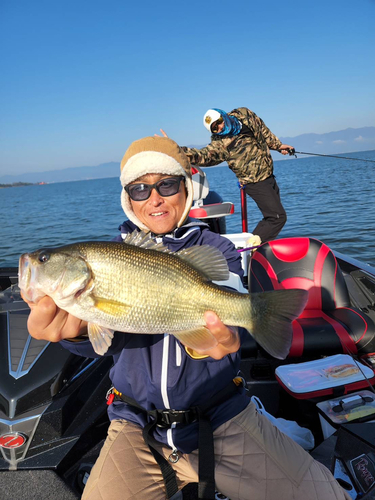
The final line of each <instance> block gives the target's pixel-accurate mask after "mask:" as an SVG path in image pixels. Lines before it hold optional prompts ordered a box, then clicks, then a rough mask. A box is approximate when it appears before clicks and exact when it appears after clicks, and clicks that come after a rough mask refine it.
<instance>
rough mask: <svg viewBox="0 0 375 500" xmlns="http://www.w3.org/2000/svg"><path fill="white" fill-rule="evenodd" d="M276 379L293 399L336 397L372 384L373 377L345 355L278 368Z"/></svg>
mask: <svg viewBox="0 0 375 500" xmlns="http://www.w3.org/2000/svg"><path fill="white" fill-rule="evenodd" d="M275 375H276V379H277V381H278V382H279V384H280V385H281V386H282V387H283V388H284V389H285V391H286V392H288V393H289V394H291V395H292V396H293V397H294V398H296V399H320V400H322V399H328V398H329V397H339V396H343V395H344V394H349V393H351V392H354V391H359V390H361V389H365V388H368V387H369V386H372V385H374V384H375V373H374V370H373V369H372V368H370V367H369V366H367V365H364V364H362V363H360V362H358V361H354V359H353V358H352V357H351V356H349V355H347V354H336V355H334V356H327V357H325V358H322V359H317V360H314V361H307V362H305V363H296V364H288V365H282V366H278V367H277V368H276V370H275Z"/></svg>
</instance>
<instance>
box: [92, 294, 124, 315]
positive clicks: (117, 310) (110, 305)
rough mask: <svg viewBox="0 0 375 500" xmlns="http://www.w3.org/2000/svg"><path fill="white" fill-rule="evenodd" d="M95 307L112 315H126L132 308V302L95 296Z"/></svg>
mask: <svg viewBox="0 0 375 500" xmlns="http://www.w3.org/2000/svg"><path fill="white" fill-rule="evenodd" d="M94 307H95V308H96V309H99V311H102V312H104V313H106V314H110V315H111V316H117V315H120V314H121V315H124V314H126V313H127V312H128V310H129V309H130V307H131V306H130V304H124V303H123V302H116V301H115V300H109V299H103V298H102V297H94Z"/></svg>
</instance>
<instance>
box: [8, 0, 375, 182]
mask: <svg viewBox="0 0 375 500" xmlns="http://www.w3.org/2000/svg"><path fill="white" fill-rule="evenodd" d="M374 21H375V0H357V1H356V2H354V1H353V0H350V1H349V0H315V1H314V2H306V1H303V0H296V1H291V0H285V1H283V2H280V1H276V0H269V1H267V2H262V1H259V0H258V1H257V2H255V1H253V0H245V1H241V0H237V1H236V2H228V1H221V0H216V1H211V0H200V1H196V0H191V1H189V2H179V1H176V0H174V1H162V0H160V1H159V2H150V1H148V0H143V1H139V2H134V1H132V2H131V1H128V0H111V1H104V0H101V1H98V0H90V1H88V0H85V1H83V0H45V1H40V0H33V1H30V0H0V63H1V66H0V67H1V74H0V83H1V95H0V151H1V152H0V176H1V175H5V174H8V173H12V174H22V173H24V172H34V171H43V170H54V169H59V168H66V167H75V166H83V165H98V164H100V163H104V162H109V161H120V159H121V158H122V156H123V154H124V152H125V150H126V148H127V147H128V145H129V144H130V143H131V142H132V141H133V140H135V139H139V138H140V137H143V136H146V135H153V134H154V133H156V132H158V130H159V128H160V127H162V128H164V129H165V130H166V131H167V132H168V134H169V136H170V137H172V138H173V139H175V140H176V141H177V142H179V143H180V144H181V145H188V144H206V143H207V142H208V140H209V135H208V132H207V131H206V129H205V128H204V127H203V124H202V117H203V114H204V113H205V111H206V110H207V109H208V108H210V107H218V108H222V109H225V110H227V111H230V110H231V109H233V108H235V107H238V106H247V107H249V108H250V109H252V110H253V111H255V112H256V113H257V114H258V115H259V116H260V117H262V118H263V120H264V121H265V123H266V124H267V125H268V127H269V128H270V129H271V130H272V131H273V132H274V133H275V134H276V135H278V136H284V137H286V136H289V137H294V136H296V135H299V134H303V133H309V132H315V133H325V132H331V131H336V130H341V129H345V128H348V127H353V128H359V127H365V126H375V49H374V47H375V22H374Z"/></svg>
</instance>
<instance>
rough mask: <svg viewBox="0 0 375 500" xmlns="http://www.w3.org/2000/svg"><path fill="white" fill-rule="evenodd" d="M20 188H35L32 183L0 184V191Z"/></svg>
mask: <svg viewBox="0 0 375 500" xmlns="http://www.w3.org/2000/svg"><path fill="white" fill-rule="evenodd" d="M36 184H45V182H37V183H36ZM20 186H35V183H34V182H13V183H12V184H0V189H3V188H11V187H20Z"/></svg>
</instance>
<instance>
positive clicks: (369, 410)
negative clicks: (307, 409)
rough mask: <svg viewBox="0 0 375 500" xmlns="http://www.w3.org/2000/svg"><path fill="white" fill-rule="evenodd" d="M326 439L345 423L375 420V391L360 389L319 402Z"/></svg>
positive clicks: (318, 407)
mask: <svg viewBox="0 0 375 500" xmlns="http://www.w3.org/2000/svg"><path fill="white" fill-rule="evenodd" d="M316 406H317V409H318V412H319V420H320V424H321V426H322V432H323V436H324V439H327V438H328V437H329V436H331V434H333V433H334V432H336V430H337V429H338V428H339V427H340V426H341V425H343V424H348V423H354V422H356V423H360V422H368V421H373V420H375V393H374V392H371V391H368V390H367V391H366V390H364V391H358V392H354V393H352V394H348V395H346V396H340V397H338V398H334V399H329V400H327V401H321V402H320V403H317V405H316Z"/></svg>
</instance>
